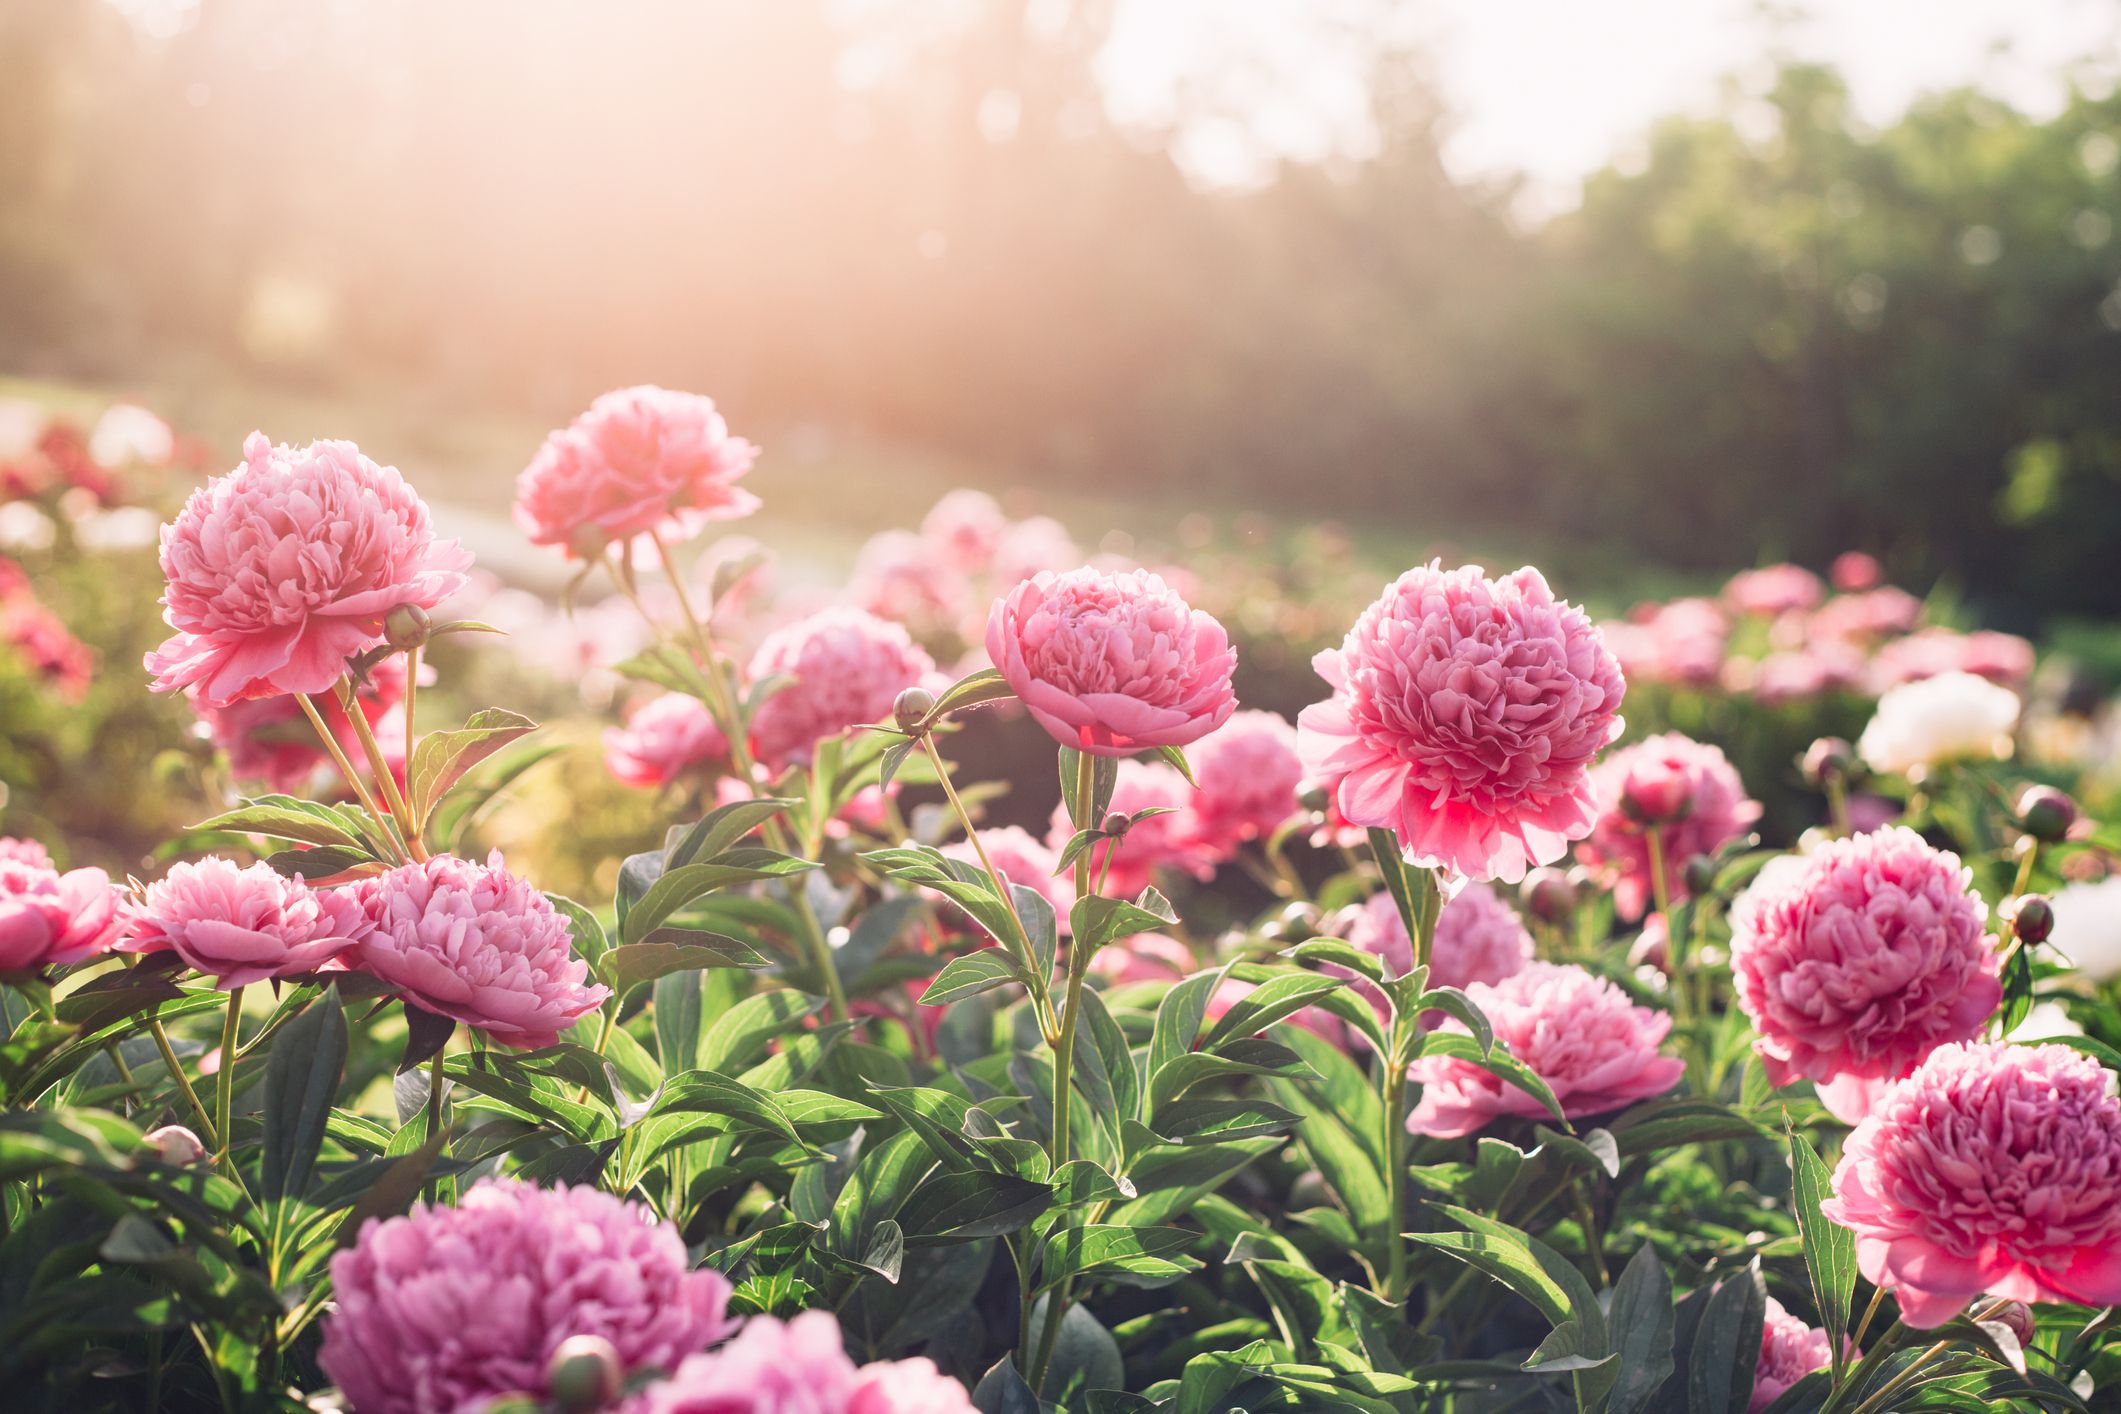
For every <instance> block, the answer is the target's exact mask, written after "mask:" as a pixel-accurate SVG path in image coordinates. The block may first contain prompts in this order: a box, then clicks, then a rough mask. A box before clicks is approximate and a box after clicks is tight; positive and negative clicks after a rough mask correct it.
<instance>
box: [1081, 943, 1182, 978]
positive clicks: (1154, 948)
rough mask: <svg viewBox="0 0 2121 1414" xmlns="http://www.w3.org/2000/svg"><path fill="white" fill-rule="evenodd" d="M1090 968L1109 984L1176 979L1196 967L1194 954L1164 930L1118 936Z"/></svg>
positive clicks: (1092, 962) (1092, 960)
mask: <svg viewBox="0 0 2121 1414" xmlns="http://www.w3.org/2000/svg"><path fill="white" fill-rule="evenodd" d="M1090 970H1091V971H1092V972H1093V973H1095V974H1097V975H1098V976H1099V977H1102V978H1104V979H1105V981H1106V983H1107V984H1109V985H1111V986H1114V987H1119V986H1124V985H1125V984H1127V983H1129V982H1176V981H1178V980H1179V979H1181V978H1183V977H1184V976H1186V974H1188V973H1190V972H1191V971H1192V970H1193V953H1192V951H1191V950H1190V949H1189V948H1187V946H1186V945H1185V944H1184V943H1182V942H1180V941H1179V940H1178V939H1176V938H1170V937H1166V936H1164V935H1163V934H1162V933H1135V934H1133V935H1132V936H1130V937H1125V938H1114V939H1113V940H1112V941H1111V942H1109V943H1107V944H1105V946H1104V947H1102V948H1100V949H1099V950H1098V953H1097V956H1096V957H1093V958H1091V959H1090Z"/></svg>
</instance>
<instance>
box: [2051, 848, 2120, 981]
mask: <svg viewBox="0 0 2121 1414" xmlns="http://www.w3.org/2000/svg"><path fill="white" fill-rule="evenodd" d="M2048 902H2049V903H2050V904H2052V905H2053V906H2054V910H2055V927H2054V931H2053V932H2051V933H2049V934H2048V935H2047V945H2048V946H2049V947H2051V948H2053V949H2054V950H2055V951H2056V952H2058V953H2061V954H2062V955H2063V956H2064V957H2066V958H2068V959H2069V960H2070V961H2071V962H2073V963H2075V964H2076V965H2077V971H2078V972H2080V973H2081V974H2083V975H2084V976H2085V977H2087V978H2089V979H2091V980H2092V981H2094V982H2104V981H2105V980H2106V979H2107V978H2109V977H2115V976H2121V874H2115V875H2111V876H2109V877H2107V878H2104V879H2101V880H2099V881H2098V882H2096V883H2091V884H2070V885H2068V886H2067V887H2065V888H2062V889H2059V890H2057V891H2056V892H2055V893H2053V894H2051V895H2049V896H2048Z"/></svg>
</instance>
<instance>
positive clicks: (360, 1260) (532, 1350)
mask: <svg viewBox="0 0 2121 1414" xmlns="http://www.w3.org/2000/svg"><path fill="white" fill-rule="evenodd" d="M688 1265H689V1263H688V1259H687V1257H686V1254H685V1244H684V1243H683V1242H682V1241H681V1240H679V1238H678V1234H677V1229H676V1228H674V1227H672V1226H671V1225H670V1224H669V1223H667V1222H658V1221H656V1219H655V1216H654V1214H652V1213H651V1212H650V1211H649V1210H648V1208H647V1207H646V1206H645V1205H644V1204H640V1203H627V1202H622V1201H620V1200H619V1199H617V1198H614V1197H612V1196H611V1195H610V1194H608V1193H600V1192H598V1191H597V1190H596V1189H594V1188H589V1187H586V1186H584V1187H575V1188H570V1187H568V1186H567V1185H565V1184H560V1185H556V1186H555V1187H552V1188H538V1187H535V1186H533V1185H531V1184H528V1183H519V1182H517V1181H515V1180H513V1179H498V1178H489V1179H485V1180H483V1181H481V1182H480V1183H478V1184H477V1185H476V1186H474V1187H473V1188H472V1189H471V1190H470V1191H469V1192H467V1193H466V1194H465V1195H464V1197H463V1199H462V1201H460V1202H459V1203H458V1204H457V1206H456V1207H454V1208H445V1207H440V1206H436V1207H429V1206H427V1205H426V1204H417V1203H416V1204H414V1205H413V1209H412V1211H411V1212H410V1213H408V1214H406V1215H405V1216H404V1217H402V1218H391V1219H388V1220H387V1221H377V1220H376V1219H373V1218H371V1219H370V1220H369V1221H367V1222H366V1223H363V1224H362V1225H361V1234H360V1237H359V1239H358V1240H357V1241H356V1242H355V1244H354V1245H353V1247H352V1248H350V1249H348V1250H347V1251H344V1252H341V1253H339V1254H338V1255H337V1256H335V1257H333V1258H332V1259H331V1278H332V1286H333V1288H334V1295H335V1296H336V1298H337V1301H338V1309H337V1310H336V1311H335V1312H334V1313H333V1314H332V1315H331V1316H330V1317H329V1318H327V1319H326V1321H325V1323H324V1344H323V1348H322V1350H321V1351H320V1352H319V1353H318V1357H317V1360H318V1363H319V1364H320V1365H321V1366H323V1368H324V1372H325V1373H326V1374H327V1375H329V1376H330V1377H331V1378H332V1379H333V1380H334V1381H335V1382H337V1384H338V1386H339V1388H340V1389H341V1390H342V1391H344V1392H345V1394H346V1396H347V1399H348V1401H349V1402H350V1403H351V1404H352V1406H353V1407H354V1408H355V1409H357V1410H359V1411H361V1414H460V1411H466V1410H473V1409H479V1408H483V1407H484V1406H485V1403H486V1401H487V1400H489V1399H491V1398H493V1397H494V1396H496V1395H501V1394H507V1393H511V1392H523V1393H528V1394H532V1395H540V1396H542V1395H544V1394H545V1393H546V1392H547V1387H546V1366H547V1362H548V1361H550V1360H551V1358H552V1352H553V1350H554V1348H555V1347H556V1346H558V1345H559V1344H560V1342H561V1341H563V1340H566V1339H567V1338H568V1337H569V1336H578V1335H590V1336H601V1337H602V1338H604V1339H606V1340H608V1341H610V1342H611V1344H612V1346H613V1347H614V1348H615V1349H616V1350H617V1351H618V1354H619V1360H620V1363H621V1364H622V1365H623V1366H624V1367H625V1370H626V1371H627V1372H631V1371H633V1370H637V1369H641V1368H644V1367H651V1366H652V1367H658V1368H668V1367H670V1366H673V1365H676V1364H677V1363H678V1362H679V1361H680V1360H682V1359H684V1358H685V1357H686V1356H688V1355H691V1354H692V1353H693V1352H695V1351H697V1350H700V1349H703V1348H704V1347H706V1346H708V1345H710V1344H712V1343H713V1342H715V1341H717V1340H720V1339H721V1338H722V1337H723V1336H725V1335H727V1334H728V1333H729V1331H730V1329H731V1323H730V1322H729V1320H728V1319H727V1318H726V1317H725V1316H724V1314H723V1313H724V1309H725V1307H726V1305H727V1303H728V1300H729V1283H728V1282H727V1281H725V1280H724V1279H723V1278H722V1276H721V1275H720V1274H719V1273H717V1272H712V1271H705V1270H702V1271H688V1270H686V1268H687V1266H688Z"/></svg>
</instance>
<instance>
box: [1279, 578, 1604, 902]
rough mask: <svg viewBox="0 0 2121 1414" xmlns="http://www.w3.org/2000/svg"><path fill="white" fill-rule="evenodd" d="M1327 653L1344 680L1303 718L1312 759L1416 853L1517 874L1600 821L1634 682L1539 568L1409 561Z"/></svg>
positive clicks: (1356, 811)
mask: <svg viewBox="0 0 2121 1414" xmlns="http://www.w3.org/2000/svg"><path fill="white" fill-rule="evenodd" d="M1314 661H1315V663H1316V665H1317V667H1318V671H1319V674H1320V676H1322V677H1324V678H1325V679H1326V681H1327V682H1328V683H1329V684H1331V685H1332V688H1333V696H1332V697H1331V698H1329V699H1327V700H1326V701H1324V702H1320V703H1315V704H1313V705H1312V706H1310V707H1306V708H1305V709H1304V711H1303V715H1302V716H1300V717H1299V718H1298V719H1297V735H1298V745H1299V747H1300V749H1301V750H1302V753H1303V761H1304V765H1305V767H1306V768H1307V769H1308V770H1309V771H1311V773H1312V774H1313V775H1314V776H1316V777H1317V778H1319V779H1320V780H1321V781H1323V782H1326V783H1328V784H1330V786H1331V788H1332V789H1333V791H1334V794H1335V796H1336V798H1337V799H1338V800H1339V802H1340V809H1341V813H1342V814H1344V815H1345V816H1347V818H1348V819H1349V820H1350V821H1351V822H1353V823H1355V824H1358V825H1371V826H1381V827H1384V828H1387V829H1390V830H1391V831H1392V832H1393V833H1394V834H1395V835H1397V836H1398V837H1399V843H1400V847H1401V848H1402V849H1404V850H1405V851H1406V853H1407V855H1408V857H1409V859H1411V860H1412V861H1413V862H1414V863H1416V864H1419V865H1422V866H1423V867H1442V868H1447V869H1455V870H1457V871H1458V872H1460V873H1463V874H1466V875H1469V876H1471V877H1473V878H1477V879H1497V878H1499V879H1506V880H1508V881H1510V882H1512V883H1514V882H1516V881H1517V880H1519V879H1522V878H1523V877H1524V872H1525V870H1526V869H1527V868H1529V867H1530V866H1531V865H1534V864H1551V863H1552V862H1553V861H1555V860H1556V859H1559V858H1560V857H1561V856H1562V854H1563V853H1564V852H1566V850H1567V848H1568V842H1569V841H1570V840H1573V839H1580V838H1582V837H1583V835H1585V834H1586V833H1588V832H1589V830H1590V828H1591V825H1592V823H1593V821H1594V820H1595V819H1596V814H1595V810H1594V802H1593V799H1592V795H1591V788H1590V782H1589V780H1588V778H1587V776H1586V770H1587V768H1588V767H1589V765H1590V763H1591V758H1592V757H1594V756H1596V755H1597V754H1598V751H1599V750H1600V748H1602V747H1604V746H1605V745H1606V744H1607V743H1608V742H1610V741H1612V740H1613V738H1614V737H1616V736H1618V735H1619V734H1620V731H1621V721H1620V718H1619V717H1618V716H1617V715H1616V713H1617V711H1618V709H1619V706H1620V698H1621V694H1622V693H1623V692H1624V691H1625V690H1626V688H1625V685H1624V684H1623V683H1622V681H1621V677H1620V665H1619V664H1618V663H1616V662H1615V661H1614V660H1613V655H1612V654H1610V653H1608V652H1607V651H1606V649H1605V647H1604V645H1603V643H1602V642H1601V641H1600V639H1599V636H1598V630H1597V629H1595V628H1593V627H1592V626H1591V621H1590V620H1589V619H1588V618H1586V617H1585V616H1584V614H1583V612H1582V611H1581V610H1579V609H1576V608H1574V607H1572V606H1570V605H1568V604H1564V603H1559V602H1557V601H1556V600H1555V598H1554V596H1553V594H1552V592H1551V591H1549V590H1548V588H1547V582H1546V581H1545V580H1544V579H1542V578H1540V575H1539V571H1537V570H1534V569H1521V570H1518V571H1517V572H1516V573H1515V574H1511V575H1508V576H1505V577H1504V578H1502V579H1497V580H1491V579H1489V578H1488V577H1487V575H1485V574H1484V573H1482V572H1481V571H1480V570H1479V569H1477V568H1473V567H1470V566H1469V567H1467V568H1464V569H1458V570H1451V571H1448V572H1447V571H1445V570H1443V569H1441V568H1439V567H1438V566H1437V565H1436V564H1434V563H1431V564H1429V565H1426V566H1423V567H1420V568H1416V569H1411V570H1408V571H1407V572H1406V573H1405V574H1403V575H1401V576H1400V577H1399V579H1398V580H1397V581H1396V582H1394V583H1393V584H1392V585H1390V586H1389V587H1388V588H1387V589H1386V590H1385V592H1384V595H1383V597H1382V598H1380V599H1379V600H1378V601H1377V602H1376V603H1374V604H1372V605H1371V606H1370V607H1369V608H1367V609H1365V610H1363V613H1362V616H1361V617H1360V618H1358V619H1357V620H1356V621H1355V626H1354V628H1352V629H1350V630H1349V631H1348V637H1347V641H1346V643H1345V644H1344V645H1343V646H1342V647H1341V648H1339V649H1338V650H1328V651H1326V652H1324V653H1321V654H1319V655H1318V657H1317V658H1316V659H1315V660H1314Z"/></svg>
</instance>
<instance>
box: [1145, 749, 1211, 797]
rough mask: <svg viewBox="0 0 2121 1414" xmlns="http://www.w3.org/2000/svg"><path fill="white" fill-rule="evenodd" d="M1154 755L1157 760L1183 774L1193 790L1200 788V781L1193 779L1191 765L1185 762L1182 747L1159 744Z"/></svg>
mask: <svg viewBox="0 0 2121 1414" xmlns="http://www.w3.org/2000/svg"><path fill="white" fill-rule="evenodd" d="M1155 755H1156V759H1157V760H1159V761H1161V762H1163V763H1164V764H1165V765H1166V766H1169V767H1170V768H1171V769H1172V770H1174V771H1176V772H1178V773H1179V774H1180V775H1181V776H1184V777H1185V778H1186V784H1187V785H1189V786H1192V787H1193V788H1194V789H1195V790H1198V789H1199V788H1200V782H1199V781H1196V780H1194V779H1193V767H1192V766H1191V764H1189V763H1188V762H1187V760H1186V753H1185V749H1184V748H1183V747H1177V746H1159V747H1157V748H1156V752H1155Z"/></svg>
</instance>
